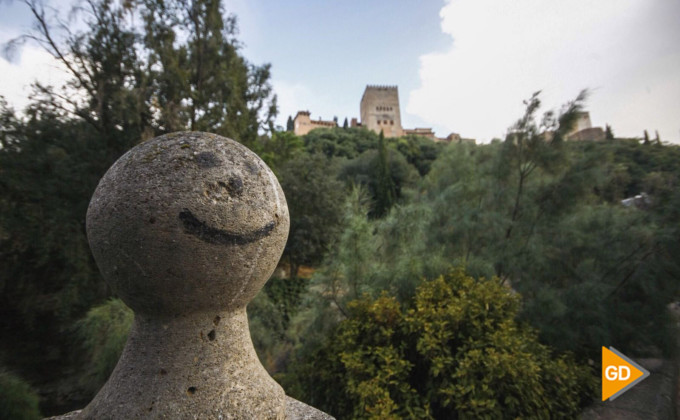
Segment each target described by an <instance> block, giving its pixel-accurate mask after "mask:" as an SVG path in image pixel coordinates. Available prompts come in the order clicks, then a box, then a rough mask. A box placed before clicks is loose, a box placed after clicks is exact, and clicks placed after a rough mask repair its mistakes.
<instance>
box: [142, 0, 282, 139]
mask: <svg viewBox="0 0 680 420" xmlns="http://www.w3.org/2000/svg"><path fill="white" fill-rule="evenodd" d="M142 4H143V6H144V7H143V9H142V15H143V16H144V21H145V25H146V33H145V37H144V40H145V46H146V48H148V50H149V52H150V54H149V70H150V72H151V77H152V79H154V80H158V81H159V83H156V84H155V86H154V87H155V88H156V89H155V92H154V96H153V98H154V99H155V102H157V103H158V105H159V106H158V109H159V111H160V112H161V113H162V114H165V115H168V117H167V118H165V119H166V120H177V121H178V122H179V123H180V125H184V126H185V127H186V128H188V129H190V130H193V131H209V132H212V133H216V134H221V135H224V136H227V137H231V138H234V139H236V140H238V141H240V142H242V143H244V144H247V145H252V144H253V143H254V142H255V140H256V139H257V136H258V131H259V130H262V129H265V130H272V128H273V119H274V117H275V116H276V112H277V109H276V97H275V96H274V95H273V93H272V88H271V85H270V83H269V78H270V66H269V65H268V64H265V65H263V66H254V65H252V64H249V63H248V62H247V61H246V60H245V59H244V58H243V57H242V56H241V55H240V54H239V44H238V42H237V41H236V39H235V34H236V33H237V26H236V18H235V17H234V16H229V17H228V18H226V19H225V18H224V17H223V16H224V10H223V7H222V4H221V1H220V0H171V1H160V0H145V1H143V2H142ZM178 33H182V34H187V35H188V37H187V39H186V42H185V43H182V44H179V45H178V46H175V43H176V40H177V38H178V36H177V34H178ZM177 114H179V116H177ZM163 128H165V127H162V126H159V129H161V131H172V130H174V129H175V128H174V127H167V128H165V130H162V129H163Z"/></svg>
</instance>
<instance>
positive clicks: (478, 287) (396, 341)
mask: <svg viewBox="0 0 680 420" xmlns="http://www.w3.org/2000/svg"><path fill="white" fill-rule="evenodd" d="M402 306H404V307H403V308H402ZM519 308H520V302H519V297H518V296H517V295H515V294H513V293H512V292H511V291H510V290H509V289H508V288H506V287H503V286H501V285H500V284H499V282H498V281H497V279H493V280H483V279H482V280H479V281H477V280H474V279H473V278H471V277H469V276H466V275H465V274H464V273H463V272H462V271H460V270H458V271H454V272H451V273H449V274H448V275H446V276H440V277H438V278H437V279H435V280H432V281H425V282H423V283H422V284H421V285H420V286H419V287H418V289H417V291H416V294H415V297H414V298H413V299H412V300H411V301H409V302H408V303H407V304H406V305H401V304H400V303H399V302H398V301H397V299H396V298H394V297H390V296H388V295H387V294H385V293H383V294H382V295H381V296H380V297H378V298H376V299H373V298H370V297H369V296H368V295H364V296H363V297H362V298H360V299H358V300H354V301H352V302H351V303H350V305H349V317H348V318H347V319H346V320H344V321H342V322H341V323H340V324H339V325H338V327H337V328H336V329H335V331H334V332H333V333H332V334H331V335H330V337H329V338H330V340H328V341H327V342H326V344H325V345H324V346H323V347H321V348H319V350H318V351H317V353H316V354H315V355H314V356H315V357H313V358H310V359H308V360H309V363H310V365H309V366H304V365H303V366H298V367H297V369H299V370H300V373H301V376H300V384H301V386H302V387H303V389H304V392H303V395H304V396H306V397H307V398H309V399H311V401H313V403H315V404H316V405H318V406H319V407H322V408H324V409H326V410H328V411H329V412H332V413H333V414H335V415H336V416H338V417H339V418H356V419H362V418H371V419H387V418H440V419H454V418H501V417H503V418H518V417H519V418H523V417H539V418H548V417H551V418H573V417H575V416H576V415H577V414H578V411H579V409H580V407H581V405H582V402H583V401H582V399H584V398H585V399H587V397H588V396H589V395H590V394H591V393H592V392H593V388H594V385H595V381H594V377H593V376H592V372H591V371H590V368H589V367H587V366H586V367H579V366H578V365H577V364H575V362H574V361H573V360H571V359H570V358H568V357H565V356H559V357H554V355H553V354H552V353H551V351H550V350H549V349H548V348H547V347H546V346H544V345H541V344H539V343H538V340H537V338H536V335H535V334H534V332H533V331H532V330H531V329H530V328H528V327H525V326H521V325H518V323H517V322H516V320H515V317H516V315H517V312H518V310H519ZM303 378H304V379H303Z"/></svg>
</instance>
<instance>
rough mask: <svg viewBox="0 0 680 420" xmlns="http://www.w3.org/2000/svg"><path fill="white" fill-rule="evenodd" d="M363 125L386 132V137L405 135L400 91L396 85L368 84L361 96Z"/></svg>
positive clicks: (377, 131)
mask: <svg viewBox="0 0 680 420" xmlns="http://www.w3.org/2000/svg"><path fill="white" fill-rule="evenodd" d="M361 125H362V126H364V127H366V128H368V129H369V130H372V131H375V132H376V133H380V132H381V131H382V132H383V133H384V134H385V137H400V136H402V135H403V132H404V130H403V128H402V126H401V112H400V110H399V91H398V89H397V87H396V86H374V85H368V86H366V90H365V91H364V95H363V96H362V97H361Z"/></svg>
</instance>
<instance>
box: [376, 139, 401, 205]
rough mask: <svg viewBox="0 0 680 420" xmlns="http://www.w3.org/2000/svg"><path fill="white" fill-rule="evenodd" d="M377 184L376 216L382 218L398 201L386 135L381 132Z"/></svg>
mask: <svg viewBox="0 0 680 420" xmlns="http://www.w3.org/2000/svg"><path fill="white" fill-rule="evenodd" d="M377 178H378V179H377V182H376V184H377V185H376V197H375V201H376V203H375V212H374V214H375V216H376V217H382V216H384V215H385V214H387V212H388V211H389V209H390V208H391V207H392V205H393V204H394V202H395V200H396V192H395V187H394V181H393V180H392V174H391V173H390V166H389V158H388V150H387V146H386V145H385V134H384V133H383V132H382V131H381V132H380V136H379V138H378V176H377Z"/></svg>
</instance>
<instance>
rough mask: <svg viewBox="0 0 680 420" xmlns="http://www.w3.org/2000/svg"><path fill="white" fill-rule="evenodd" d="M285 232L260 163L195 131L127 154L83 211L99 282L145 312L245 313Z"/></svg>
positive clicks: (275, 190) (274, 190)
mask: <svg viewBox="0 0 680 420" xmlns="http://www.w3.org/2000/svg"><path fill="white" fill-rule="evenodd" d="M288 227H289V217H288V207H287V205H286V199H285V197H284V194H283V191H282V190H281V187H280V186H279V183H278V181H277V180H276V177H275V176H274V174H273V173H272V171H271V170H270V169H269V168H268V167H267V165H266V164H265V163H264V162H263V161H262V160H261V159H260V158H259V157H258V156H257V155H256V154H254V153H253V152H251V151H250V150H249V149H247V148H246V147H245V146H243V145H241V144H239V143H237V142H235V141H233V140H230V139H227V138H224V137H220V136H217V135H214V134H207V133H196V132H183V133H174V134H168V135H164V136H161V137H157V138H155V139H152V140H149V141H147V142H145V143H142V144H140V145H139V146H137V147H135V148H133V149H132V150H130V151H129V152H128V153H126V154H125V155H124V156H122V157H121V158H120V159H119V160H118V161H117V162H116V163H115V164H114V165H113V166H112V167H111V168H110V169H109V171H108V172H107V173H106V175H104V177H103V178H102V180H101V182H100V183H99V186H98V187H97V190H96V191H95V193H94V196H93V197H92V201H91V202H90V207H89V209H88V212H87V234H88V239H89V242H90V247H91V248H92V253H93V254H94V257H95V259H96V261H97V264H98V266H99V268H100V270H101V272H102V274H103V276H104V278H105V280H106V281H107V283H108V284H109V285H110V286H111V288H112V289H113V290H114V292H115V293H116V294H117V295H118V296H120V297H121V298H122V299H123V301H124V302H125V303H126V304H127V305H128V306H130V308H132V309H133V310H134V311H135V313H137V314H146V315H150V316H151V315H153V316H160V315H179V314H186V313H191V312H200V311H215V310H228V311H231V310H234V309H236V308H242V307H245V306H246V305H247V304H248V302H250V300H252V298H253V297H255V295H256V294H257V292H258V291H259V290H260V288H261V287H262V285H263V284H264V283H265V282H266V281H267V279H268V278H269V276H270V275H271V273H272V272H273V270H274V269H275V267H276V264H277V263H278V260H279V258H280V256H281V253H282V252H283V248H284V245H285V243H286V239H287V237H288Z"/></svg>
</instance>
